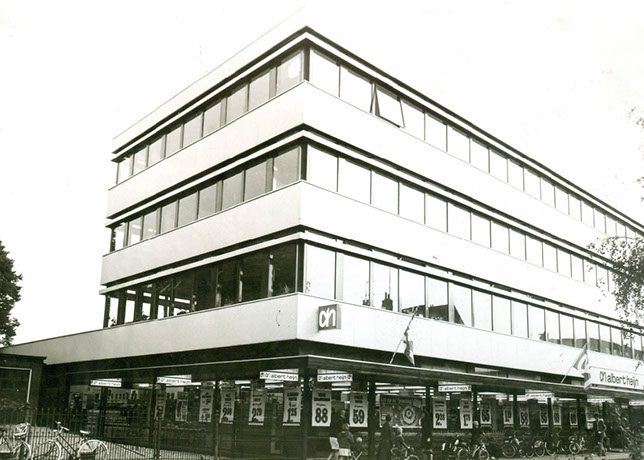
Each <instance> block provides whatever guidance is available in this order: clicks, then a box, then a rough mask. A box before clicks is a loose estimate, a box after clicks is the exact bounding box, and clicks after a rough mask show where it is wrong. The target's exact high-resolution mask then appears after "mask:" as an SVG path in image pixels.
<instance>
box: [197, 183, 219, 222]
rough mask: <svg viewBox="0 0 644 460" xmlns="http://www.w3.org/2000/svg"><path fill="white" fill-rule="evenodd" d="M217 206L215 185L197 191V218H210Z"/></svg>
mask: <svg viewBox="0 0 644 460" xmlns="http://www.w3.org/2000/svg"><path fill="white" fill-rule="evenodd" d="M216 204H217V184H212V185H209V186H208V187H206V188H204V189H201V190H199V211H198V213H197V218H199V219H201V218H203V217H207V216H210V215H212V214H214V213H215V211H216Z"/></svg>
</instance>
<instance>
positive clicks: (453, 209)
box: [447, 203, 470, 240]
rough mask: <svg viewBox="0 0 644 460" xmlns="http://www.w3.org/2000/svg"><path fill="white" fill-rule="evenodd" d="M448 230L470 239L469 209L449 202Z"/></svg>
mask: <svg viewBox="0 0 644 460" xmlns="http://www.w3.org/2000/svg"><path fill="white" fill-rule="evenodd" d="M447 230H448V231H449V233H451V234H452V235H455V236H458V237H460V238H463V239H466V240H469V239H470V212H469V211H468V210H467V209H464V208H461V207H458V206H455V205H453V204H452V203H449V204H448V210H447Z"/></svg>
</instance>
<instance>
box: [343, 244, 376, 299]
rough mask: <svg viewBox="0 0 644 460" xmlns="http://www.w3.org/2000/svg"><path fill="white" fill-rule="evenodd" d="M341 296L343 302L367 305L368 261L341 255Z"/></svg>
mask: <svg viewBox="0 0 644 460" xmlns="http://www.w3.org/2000/svg"><path fill="white" fill-rule="evenodd" d="M341 260H342V261H343V263H342V298H341V299H340V300H344V301H345V302H349V303H355V304H359V305H369V262H368V261H366V260H365V259H360V258H358V257H352V256H349V255H343V256H342V259H341Z"/></svg>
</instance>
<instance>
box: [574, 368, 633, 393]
mask: <svg viewBox="0 0 644 460" xmlns="http://www.w3.org/2000/svg"><path fill="white" fill-rule="evenodd" d="M586 383H587V384H590V385H601V386H609V387H616V388H626V389H629V390H644V375H642V374H633V373H632V372H622V371H614V370H610V369H602V368H601V367H592V366H591V367H590V368H589V370H588V377H587V379H586Z"/></svg>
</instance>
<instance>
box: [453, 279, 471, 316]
mask: <svg viewBox="0 0 644 460" xmlns="http://www.w3.org/2000/svg"><path fill="white" fill-rule="evenodd" d="M449 300H450V304H451V307H452V308H453V311H454V316H453V317H454V322H455V323H456V324H464V325H466V326H471V325H472V290H471V289H470V288H466V287H465V286H460V285H458V284H452V283H450V285H449Z"/></svg>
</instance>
